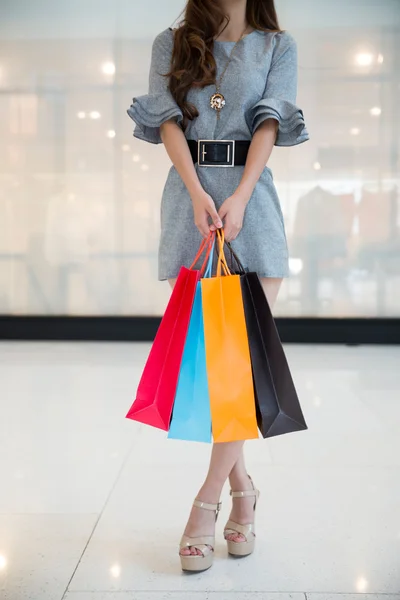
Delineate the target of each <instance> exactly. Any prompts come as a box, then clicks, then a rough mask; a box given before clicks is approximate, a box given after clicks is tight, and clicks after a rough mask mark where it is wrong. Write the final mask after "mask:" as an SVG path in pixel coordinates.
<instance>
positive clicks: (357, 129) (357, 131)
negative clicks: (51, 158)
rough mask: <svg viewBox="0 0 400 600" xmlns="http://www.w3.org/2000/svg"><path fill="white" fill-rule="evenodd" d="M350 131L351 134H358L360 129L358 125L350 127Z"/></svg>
mask: <svg viewBox="0 0 400 600" xmlns="http://www.w3.org/2000/svg"><path fill="white" fill-rule="evenodd" d="M350 133H351V135H359V134H360V129H359V128H358V127H352V128H351V129H350Z"/></svg>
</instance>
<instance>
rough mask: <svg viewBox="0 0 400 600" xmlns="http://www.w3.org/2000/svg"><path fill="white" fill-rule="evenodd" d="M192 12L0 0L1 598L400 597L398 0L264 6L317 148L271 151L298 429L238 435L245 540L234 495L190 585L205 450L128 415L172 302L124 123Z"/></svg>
mask: <svg viewBox="0 0 400 600" xmlns="http://www.w3.org/2000/svg"><path fill="white" fill-rule="evenodd" d="M184 4H185V3H184V0H168V1H165V0H164V1H163V0H147V1H146V2H139V1H137V0H112V1H110V0H96V2H94V0H83V1H82V0H81V1H79V0H69V1H68V2H62V1H61V0H34V1H33V2H29V1H28V0H0V409H1V419H0V477H1V481H0V490H1V492H0V598H1V599H2V600H178V599H179V600H186V599H190V600H212V599H214V600H253V599H255V600H289V599H290V600H358V599H359V598H364V597H365V598H366V600H400V477H399V475H400V441H399V436H398V432H399V427H400V369H399V366H400V346H399V343H400V116H399V114H400V1H399V0H352V1H351V2H346V1H345V0H322V1H317V0H302V1H301V2H300V1H299V0H276V8H277V12H278V16H279V21H280V25H281V27H282V29H287V30H288V31H289V32H290V33H291V34H292V35H293V37H294V38H295V40H296V42H297V47H298V97H297V104H298V105H299V106H300V107H301V108H302V110H303V112H304V118H305V121H306V123H307V129H308V131H309V134H310V140H309V141H307V142H306V143H304V144H301V145H298V146H294V147H290V148H289V147H288V148H286V147H275V148H274V150H273V153H272V156H271V158H270V160H269V161H268V166H269V167H270V168H271V169H272V174H273V181H274V184H275V187H276V190H277V192H278V195H279V199H280V203H281V209H282V213H283V218H284V222H285V230H286V236H287V242H288V247H289V252H290V258H289V269H290V277H288V278H286V279H285V280H284V282H283V285H282V287H281V290H280V293H279V296H278V299H277V302H276V304H275V307H274V311H273V312H274V316H275V317H276V322H277V326H278V330H279V331H280V332H281V333H282V341H283V345H284V350H285V353H286V356H287V360H288V363H289V365H290V369H291V373H292V376H293V380H294V381H295V383H296V389H297V392H298V396H299V398H300V401H301V405H302V408H303V411H304V415H305V417H306V420H307V424H308V430H307V431H305V432H301V433H295V434H292V435H287V436H277V437H271V438H270V439H265V440H254V441H250V442H247V444H246V462H247V466H248V469H249V472H250V473H251V475H252V477H253V479H254V481H256V482H257V485H258V487H259V488H260V490H261V496H260V504H259V508H258V509H257V511H258V513H257V550H256V552H255V553H254V555H252V556H251V557H247V558H245V559H242V560H238V561H235V560H234V559H232V558H229V557H228V556H227V554H226V549H225V547H224V545H223V535H222V528H223V524H224V522H225V518H227V516H228V514H229V506H230V497H229V488H228V486H226V489H225V490H224V493H223V497H222V503H223V506H222V513H223V514H222V516H221V521H218V522H217V532H216V534H217V545H216V552H215V555H216V556H215V558H216V560H215V564H214V565H213V567H212V569H211V570H209V571H206V572H205V573H200V574H196V575H192V576H187V575H185V574H182V572H181V570H180V564H179V557H178V543H179V538H180V536H181V534H182V531H183V528H184V525H185V520H186V519H187V516H188V514H189V509H190V505H191V502H192V500H193V498H194V496H195V494H196V492H197V490H198V487H199V483H200V481H201V480H202V478H204V476H205V474H206V471H207V466H208V460H209V456H210V452H211V446H210V445H205V444H201V443H189V442H183V441H176V440H169V439H167V436H166V434H165V432H163V431H159V430H156V429H152V428H149V427H146V426H145V425H143V424H141V423H138V422H133V421H131V420H128V419H126V418H125V415H126V412H127V410H128V408H129V406H130V405H131V403H132V401H133V399H134V396H135V392H136V388H137V386H138V382H139V379H140V376H141V373H142V370H143V365H144V363H145V361H146V358H147V356H148V354H149V350H150V347H151V343H152V340H153V337H154V333H155V331H156V327H157V326H158V324H159V322H160V319H161V316H162V315H163V312H164V310H165V308H166V306H167V303H168V300H169V297H170V293H171V292H170V287H169V285H168V283H167V282H160V281H158V280H157V259H158V243H159V236H160V199H161V195H162V191H163V187H164V184H165V180H166V177H167V174H168V171H169V169H170V167H171V161H170V159H169V157H168V155H167V153H166V151H165V148H164V146H163V144H159V145H154V144H146V143H144V142H143V141H141V140H139V139H136V138H134V137H133V135H132V131H133V123H132V121H131V120H130V119H129V117H128V115H127V112H126V111H127V108H128V107H129V105H130V104H131V102H132V98H133V97H135V96H138V95H141V94H146V93H147V89H148V74H149V65H150V57H151V48H152V43H153V40H154V38H155V36H156V35H157V34H158V33H160V32H161V31H163V30H164V29H166V28H167V27H174V26H176V24H177V23H179V19H180V15H181V13H182V10H183V8H184ZM115 324H117V325H115ZM72 331H73V332H74V333H73V334H71V332H72ZM338 331H339V332H340V335H338V334H337V332H338ZM299 332H300V333H299Z"/></svg>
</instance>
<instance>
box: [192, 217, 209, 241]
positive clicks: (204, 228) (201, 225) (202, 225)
mask: <svg viewBox="0 0 400 600" xmlns="http://www.w3.org/2000/svg"><path fill="white" fill-rule="evenodd" d="M195 225H196V227H197V229H198V230H199V231H200V233H201V235H202V236H203V237H204V238H206V237H208V234H209V233H210V228H209V226H208V223H207V220H206V219H204V220H201V221H196V222H195Z"/></svg>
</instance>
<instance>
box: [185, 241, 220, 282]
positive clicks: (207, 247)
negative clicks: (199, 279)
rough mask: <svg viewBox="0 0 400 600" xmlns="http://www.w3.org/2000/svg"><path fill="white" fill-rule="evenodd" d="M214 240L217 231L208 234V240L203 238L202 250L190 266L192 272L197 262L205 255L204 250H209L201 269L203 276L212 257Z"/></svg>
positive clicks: (200, 249)
mask: <svg viewBox="0 0 400 600" xmlns="http://www.w3.org/2000/svg"><path fill="white" fill-rule="evenodd" d="M214 238H215V231H210V233H209V234H208V236H207V237H206V238H203V240H202V242H201V244H200V248H199V250H198V252H197V254H196V256H195V259H194V261H193V262H192V264H191V265H190V267H189V269H190V270H192V269H193V267H194V265H195V264H196V263H197V261H198V260H199V258H200V256H201V255H202V254H203V252H204V250H207V252H206V255H205V258H204V262H203V264H202V265H201V267H200V275H201V276H202V275H203V274H204V270H205V268H206V265H207V262H208V259H209V257H210V252H211V250H212V247H213V243H214Z"/></svg>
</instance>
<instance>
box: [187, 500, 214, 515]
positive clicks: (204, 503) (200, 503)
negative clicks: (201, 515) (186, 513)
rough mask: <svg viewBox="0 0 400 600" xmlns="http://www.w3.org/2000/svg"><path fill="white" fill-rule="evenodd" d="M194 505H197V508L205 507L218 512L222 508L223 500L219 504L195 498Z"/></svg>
mask: <svg viewBox="0 0 400 600" xmlns="http://www.w3.org/2000/svg"><path fill="white" fill-rule="evenodd" d="M193 506H196V507H197V508H204V509H205V510H213V511H215V512H216V513H217V514H218V513H219V511H220V510H221V502H218V504H207V502H202V501H201V500H195V501H194V502H193Z"/></svg>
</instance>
